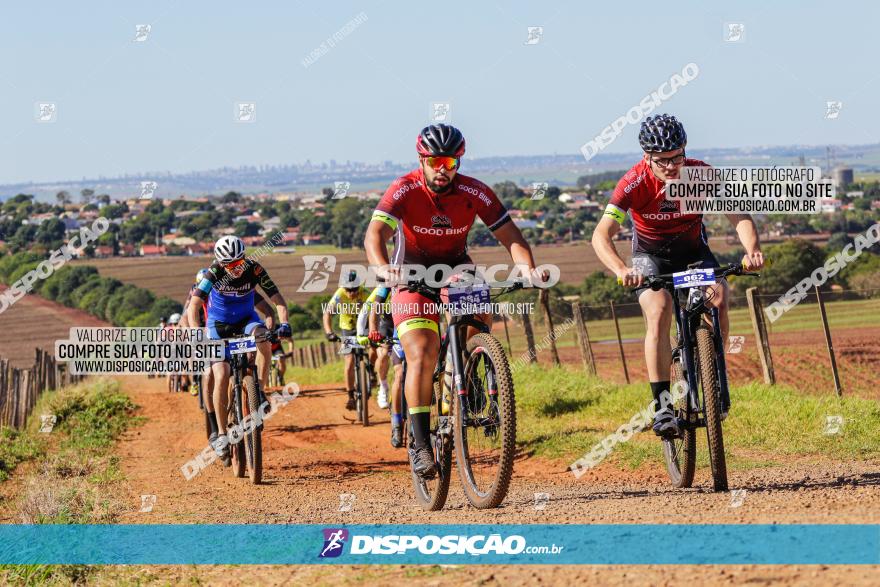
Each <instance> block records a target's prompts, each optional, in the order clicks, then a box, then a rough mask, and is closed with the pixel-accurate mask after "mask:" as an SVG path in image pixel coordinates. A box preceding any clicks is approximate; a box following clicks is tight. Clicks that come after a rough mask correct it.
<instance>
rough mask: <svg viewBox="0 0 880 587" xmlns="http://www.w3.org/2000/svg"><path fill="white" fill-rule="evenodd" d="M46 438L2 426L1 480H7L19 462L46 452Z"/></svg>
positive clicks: (0, 449) (0, 429)
mask: <svg viewBox="0 0 880 587" xmlns="http://www.w3.org/2000/svg"><path fill="white" fill-rule="evenodd" d="M45 450H46V443H45V442H44V439H42V438H38V437H37V436H35V435H34V434H27V433H25V432H22V431H19V430H15V429H13V428H6V427H4V428H0V481H6V480H7V479H8V478H9V476H10V474H11V473H12V472H13V471H14V470H15V467H16V466H18V464H19V463H23V462H25V461H30V460H33V459H36V458H37V457H39V456H41V455H43V454H45Z"/></svg>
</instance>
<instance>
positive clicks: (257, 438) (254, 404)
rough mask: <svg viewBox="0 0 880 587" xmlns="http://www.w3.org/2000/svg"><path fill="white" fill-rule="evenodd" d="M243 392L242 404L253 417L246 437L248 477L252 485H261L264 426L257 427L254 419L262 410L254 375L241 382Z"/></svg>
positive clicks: (244, 442)
mask: <svg viewBox="0 0 880 587" xmlns="http://www.w3.org/2000/svg"><path fill="white" fill-rule="evenodd" d="M241 392H242V395H244V398H243V399H242V404H245V405H247V413H248V414H250V415H251V421H252V422H253V423H252V424H251V431H250V432H248V433H246V434H245V435H244V439H243V440H242V443H243V444H244V448H245V454H247V465H248V476H249V477H250V480H251V483H253V484H254V485H257V484H259V483H260V482H261V481H262V480H263V435H262V429H263V427H262V426H257V425H256V423H255V422H254V420H253V418H254V417H255V415H256V414H257V413H258V412H259V409H260V404H259V401H260V395H259V394H258V393H257V386H256V381H254V377H253V375H247V376H246V377H245V378H244V379H243V380H242V382H241Z"/></svg>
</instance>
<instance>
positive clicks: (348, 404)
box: [345, 396, 357, 410]
mask: <svg viewBox="0 0 880 587" xmlns="http://www.w3.org/2000/svg"><path fill="white" fill-rule="evenodd" d="M356 407H357V402H356V401H355V399H354V396H351V397H349V398H348V401H347V402H345V409H346V410H354V409H355V408H356Z"/></svg>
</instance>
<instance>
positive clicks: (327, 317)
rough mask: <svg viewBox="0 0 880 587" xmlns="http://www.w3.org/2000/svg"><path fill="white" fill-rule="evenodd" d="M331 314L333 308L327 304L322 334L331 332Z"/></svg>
mask: <svg viewBox="0 0 880 587" xmlns="http://www.w3.org/2000/svg"><path fill="white" fill-rule="evenodd" d="M332 313H333V306H331V305H330V304H327V307H326V308H325V309H324V319H323V320H324V332H333V325H332V324H330V315H331V314H332Z"/></svg>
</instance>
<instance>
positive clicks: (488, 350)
mask: <svg viewBox="0 0 880 587" xmlns="http://www.w3.org/2000/svg"><path fill="white" fill-rule="evenodd" d="M467 348H468V352H469V356H468V357H467V361H466V363H465V367H464V384H465V389H466V391H467V395H465V396H461V397H459V398H457V399H458V403H457V404H456V406H455V408H454V409H453V415H454V419H453V421H454V425H453V429H454V432H455V451H456V461H457V462H458V476H459V478H460V479H461V482H462V486H463V488H464V493H465V496H466V497H467V499H468V501H469V502H471V505H473V506H474V507H477V508H480V509H485V508H493V507H496V506H498V504H500V503H501V502H502V501H503V500H504V498H505V496H506V495H507V490H508V488H509V486H510V478H511V476H512V475H513V457H514V453H515V451H516V401H515V398H514V390H513V377H512V376H511V374H510V365H509V364H508V362H507V355H506V354H505V353H504V349H503V348H502V346H501V343H500V342H498V340H497V339H496V338H495V337H493V336H492V335H491V334H487V333H480V334H477V335H475V336H474V337H473V338H471V339H470V340H469V341H468V344H467Z"/></svg>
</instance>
